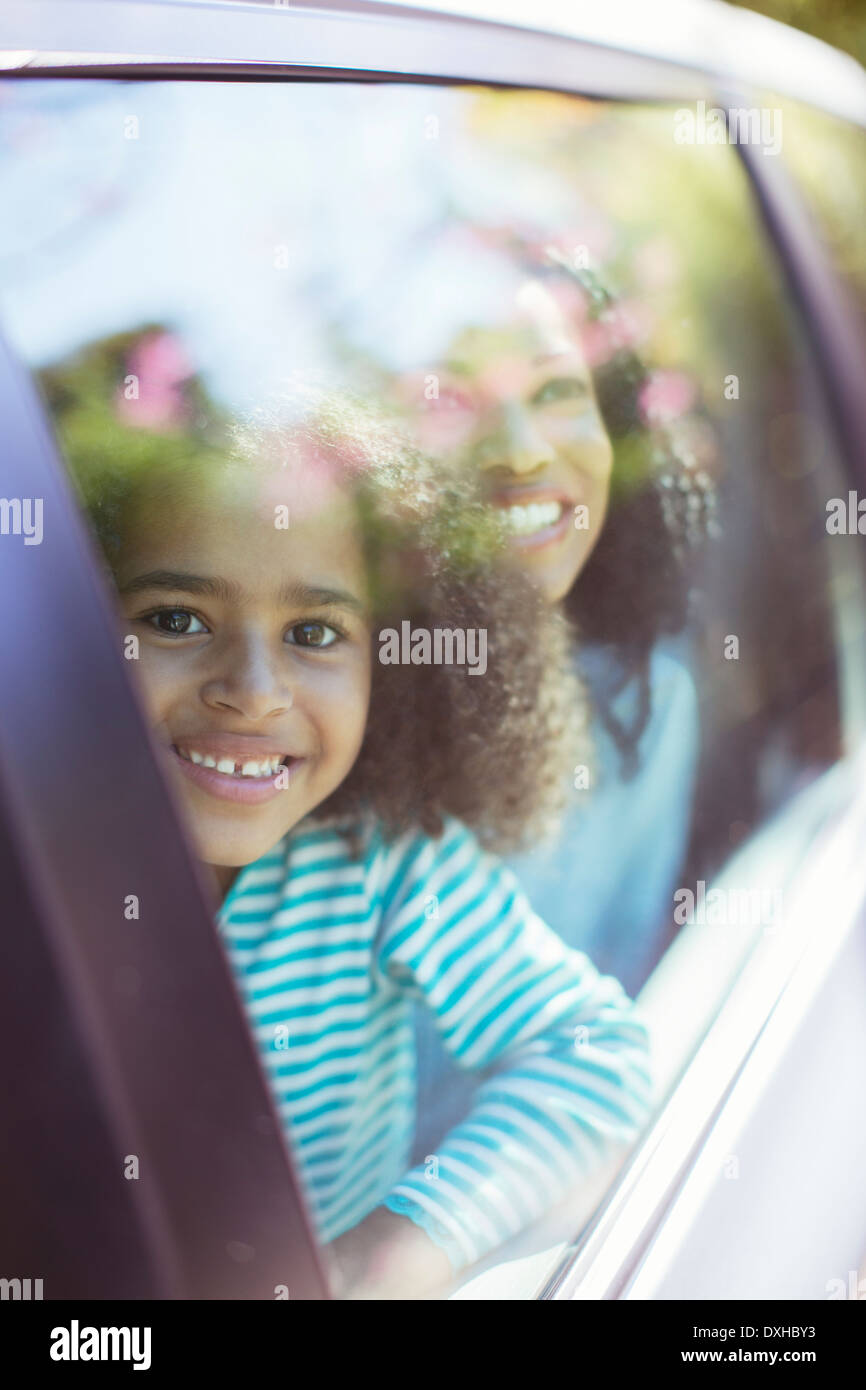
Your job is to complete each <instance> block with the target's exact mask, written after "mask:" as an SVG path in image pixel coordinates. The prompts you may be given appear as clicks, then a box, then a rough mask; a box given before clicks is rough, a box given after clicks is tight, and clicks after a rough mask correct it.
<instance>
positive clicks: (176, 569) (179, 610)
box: [116, 466, 370, 883]
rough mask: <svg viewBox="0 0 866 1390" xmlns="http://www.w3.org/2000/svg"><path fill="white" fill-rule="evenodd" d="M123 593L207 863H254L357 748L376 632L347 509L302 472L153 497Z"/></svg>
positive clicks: (173, 771) (161, 735) (129, 533)
mask: <svg viewBox="0 0 866 1390" xmlns="http://www.w3.org/2000/svg"><path fill="white" fill-rule="evenodd" d="M280 506H287V507H288V509H289V510H288V519H289V525H288V528H287V529H282V528H281V527H278V525H277V524H276V523H277V513H276V510H275V509H276V508H277V507H280ZM279 515H280V519H281V520H284V519H285V516H286V513H285V512H282V513H280V514H279ZM116 580H117V585H118V589H119V591H120V598H121V604H122V607H123V612H124V621H125V624H126V627H125V631H126V632H127V633H130V634H134V635H135V636H136V637H137V638H138V642H139V653H140V656H139V661H138V663H137V665H138V669H139V672H140V675H141V679H142V681H143V684H144V693H145V699H146V703H147V706H148V710H149V713H150V717H151V721H152V727H153V729H154V732H155V735H156V738H157V741H158V742H159V743H160V744H161V745H162V746H163V748H164V750H165V756H166V762H167V765H168V767H169V771H170V776H171V778H172V780H173V782H174V783H175V785H176V787H177V789H178V792H179V794H180V797H181V799H182V802H183V804H184V806H185V808H186V810H187V812H188V816H189V820H190V823H191V826H192V831H193V835H194V839H195V841H196V844H197V846H198V850H199V854H200V857H201V858H202V859H203V860H204V861H205V863H208V864H211V865H214V866H215V867H217V868H218V869H219V868H225V867H235V868H236V867H238V866H241V865H244V864H249V863H252V862H254V861H255V860H256V859H258V858H260V857H261V856H262V855H263V854H265V853H267V851H268V850H269V849H271V848H272V847H273V846H274V845H275V844H276V843H277V841H278V840H279V839H281V838H282V836H283V835H284V834H285V833H286V832H287V831H288V830H290V829H291V828H292V826H294V825H295V824H297V822H298V821H299V820H301V818H302V817H303V816H305V815H307V814H308V813H309V812H310V811H312V810H314V809H315V808H316V807H317V806H319V805H320V804H321V803H322V802H323V801H324V800H325V799H326V797H328V796H329V795H330V793H331V792H332V791H333V790H334V789H335V788H336V787H337V786H338V785H339V784H340V783H341V782H342V781H343V779H344V778H345V777H346V776H347V775H348V773H349V771H350V770H351V768H352V765H353V763H354V762H355V759H356V757H357V755H358V751H359V749H360V746H361V742H362V740H363V736H364V729H365V724H366V718H367V709H368V704H369V696H370V622H369V617H368V613H367V594H366V583H365V573H364V564H363V559H362V548H361V539H360V535H359V533H358V526H357V519H356V514H355V509H354V506H353V504H352V502H351V500H350V499H349V498H348V497H347V496H346V494H345V492H343V491H342V489H341V488H340V487H338V486H337V485H336V483H334V482H333V481H331V480H329V479H328V478H327V477H326V476H325V475H324V474H323V473H322V472H321V471H316V472H315V473H314V474H311V475H309V476H307V477H305V476H304V469H303V466H301V467H294V469H293V470H292V471H291V472H286V471H285V470H282V469H277V470H274V471H272V472H269V473H268V474H266V475H262V473H261V472H260V471H257V472H255V471H253V470H249V471H244V473H243V477H242V478H240V479H235V481H234V483H233V484H231V483H229V481H228V477H227V476H226V477H225V478H221V479H214V480H211V481H209V482H208V484H207V485H206V486H202V485H201V483H198V484H196V483H193V482H192V481H191V480H189V479H187V480H185V481H184V480H177V481H176V482H172V483H171V484H170V485H165V486H160V487H158V488H157V487H156V485H153V486H152V487H151V489H150V492H149V494H148V495H146V496H144V497H142V498H140V499H139V500H138V501H137V503H136V505H135V509H134V517H132V518H131V520H130V523H129V525H128V526H127V528H126V535H125V536H124V537H123V544H122V549H121V560H120V563H119V564H118V565H117V568H116ZM217 876H218V878H219V879H220V881H221V882H223V883H225V881H226V878H227V877H229V878H230V877H231V875H228V876H227V875H224V874H222V875H221V874H219V873H218V875H217Z"/></svg>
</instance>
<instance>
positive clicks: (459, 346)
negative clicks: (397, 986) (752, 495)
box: [390, 229, 713, 1158]
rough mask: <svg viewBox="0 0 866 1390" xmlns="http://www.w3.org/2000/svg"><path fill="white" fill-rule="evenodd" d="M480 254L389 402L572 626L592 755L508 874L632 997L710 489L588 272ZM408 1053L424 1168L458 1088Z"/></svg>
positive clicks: (693, 715)
mask: <svg viewBox="0 0 866 1390" xmlns="http://www.w3.org/2000/svg"><path fill="white" fill-rule="evenodd" d="M476 235H477V233H476ZM465 236H466V233H465V229H463V231H462V238H463V240H464V241H465ZM483 242H484V244H483V246H476V247H475V248H474V249H473V251H472V252H471V264H472V267H473V271H474V284H473V286H472V289H471V291H469V292H468V294H469V298H470V299H472V300H474V304H473V306H472V307H470V309H469V310H468V311H467V310H466V309H462V310H461V315H460V316H461V317H462V319H463V322H462V323H461V324H460V326H459V327H458V328H457V331H456V332H455V333H454V334H453V335H452V336H451V337H450V338H449V339H448V340H447V341H446V342H445V343H444V345H443V346H442V347H441V348H440V350H439V352H438V354H437V356H436V357H435V359H432V360H431V358H430V357H428V359H427V363H426V364H425V365H424V366H422V367H419V368H418V369H417V370H414V371H413V370H410V371H403V372H400V373H397V374H395V376H394V378H393V379H392V382H391V391H392V394H393V395H395V396H396V398H397V399H398V401H399V404H400V408H401V409H402V412H403V414H404V417H405V418H406V420H407V421H408V423H409V424H410V426H411V428H412V431H413V433H414V435H415V436H416V438H417V439H418V441H419V443H420V444H421V446H422V447H423V448H424V449H425V451H427V452H429V453H431V454H433V455H434V456H436V455H440V456H442V457H448V458H449V460H452V459H454V458H455V457H456V458H460V459H462V460H463V462H464V464H465V466H466V468H467V469H472V470H475V471H476V473H477V476H478V478H479V480H480V483H481V487H482V489H483V492H484V495H485V496H486V498H487V500H488V502H489V504H490V505H491V507H493V508H494V509H496V511H497V513H498V515H499V517H500V519H501V523H502V528H503V531H504V532H505V535H506V537H507V544H508V546H509V548H510V552H511V558H512V560H513V563H514V564H516V565H517V566H519V567H520V568H521V569H522V570H523V571H524V572H525V573H526V574H528V575H529V576H530V577H531V578H532V579H533V581H534V582H535V583H536V584H537V586H538V587H539V588H540V589H541V591H542V592H543V594H544V595H545V597H546V598H547V600H548V601H549V602H550V603H551V604H558V605H561V606H562V609H563V610H564V612H565V613H566V614H567V615H568V617H569V618H570V619H571V620H572V622H573V626H574V633H575V644H574V660H575V663H576V666H577V669H578V672H579V674H580V676H581V677H582V680H583V683H584V687H585V689H586V690H587V693H588V696H589V714H590V725H591V733H592V743H593V745H594V748H595V757H594V762H593V765H592V766H588V765H586V766H584V765H579V766H577V767H576V768H574V769H563V775H564V776H565V775H568V776H569V779H570V781H571V783H572V789H571V793H570V805H569V808H568V811H567V813H566V815H565V818H564V821H563V823H562V826H561V829H560V832H559V834H558V837H557V838H556V840H555V841H554V842H553V843H548V844H545V845H539V846H538V847H537V848H536V849H534V850H533V851H532V852H530V853H524V854H521V855H519V856H517V857H515V858H513V859H512V860H511V862H510V867H511V868H512V869H514V871H515V872H516V873H517V875H518V877H519V879H520V881H521V885H522V886H523V887H524V889H525V890H526V892H527V894H528V896H529V898H530V901H531V902H532V903H533V906H534V908H535V910H536V911H537V912H538V913H539V914H540V915H541V916H542V917H543V918H544V919H545V920H546V921H547V922H549V923H550V924H551V925H552V926H553V927H554V928H555V930H556V931H557V932H558V933H559V934H560V936H561V937H562V938H563V939H564V940H565V941H566V942H567V944H569V945H570V946H573V947H575V948H578V949H580V950H582V951H585V952H587V953H588V954H591V955H592V957H593V959H594V960H596V961H597V962H598V964H599V967H600V968H601V969H602V970H606V971H609V972H610V973H612V974H615V975H616V976H617V978H619V979H621V980H622V981H623V982H624V984H625V986H626V988H627V989H628V990H629V991H630V992H631V993H635V992H636V991H637V990H638V989H639V988H640V986H641V985H642V983H643V982H644V980H645V979H646V978H647V976H648V974H649V973H650V971H651V969H652V968H653V966H654V965H655V963H656V961H657V960H658V958H659V957H660V955H661V954H662V952H663V950H664V947H665V944H666V941H667V938H668V932H669V926H670V921H671V908H672V901H673V892H674V889H675V887H676V884H677V882H678V874H679V872H680V868H681V865H682V862H683V859H684V857H685V853H686V848H687V841H688V834H689V826H690V819H691V799H692V791H693V785H694V777H695V772H696V765H697V756H698V746H699V734H698V710H697V695H696V691H695V687H694V684H693V681H692V678H691V675H690V673H689V670H688V666H687V655H686V646H685V639H684V638H683V636H682V632H683V629H684V627H685V623H686V619H687V612H688V585H687V578H686V569H685V562H686V559H687V557H688V554H689V551H690V550H691V549H692V548H693V547H694V546H695V545H696V543H697V542H698V541H699V540H700V539H701V538H702V537H703V536H704V535H705V534H706V533H707V531H708V530H709V528H710V526H711V513H712V506H713V493H712V487H711V483H710V480H709V478H708V477H707V475H706V473H704V472H703V470H702V469H701V468H700V467H699V466H698V465H697V464H696V462H695V461H694V460H693V459H692V458H690V457H689V456H688V454H687V453H686V451H685V450H684V449H683V448H682V447H681V448H680V450H679V451H677V450H676V449H675V448H674V446H673V444H672V441H671V439H670V438H669V437H668V436H667V435H666V433H665V432H664V431H663V430H662V429H661V428H660V427H659V426H658V425H657V424H656V423H654V422H653V420H652V409H651V406H652V398H651V378H650V375H649V373H648V371H647V370H646V368H645V367H644V366H643V365H642V363H641V362H640V360H639V358H638V356H637V355H636V353H635V352H634V351H633V350H632V349H631V348H630V346H629V345H628V336H629V333H628V324H627V323H624V322H623V318H622V315H621V313H620V311H619V310H618V307H617V305H616V303H615V302H614V300H613V299H612V297H611V296H610V295H609V294H608V293H607V292H606V291H605V290H604V288H603V287H602V286H601V285H600V283H599V282H598V280H597V279H596V278H595V277H594V276H593V275H591V274H588V273H586V272H583V271H580V270H579V269H575V268H572V267H571V266H570V265H569V263H568V260H567V258H566V257H564V256H562V255H561V254H559V253H558V252H557V251H556V250H555V249H554V248H550V247H544V246H539V245H538V244H535V245H533V244H532V243H530V242H527V241H521V240H519V239H516V238H514V237H513V236H507V237H503V238H501V239H499V240H497V238H496V236H495V234H494V235H491V234H490V233H489V232H488V233H486V234H485V235H484V237H483ZM463 250H464V251H465V247H464V248H463ZM491 258H492V260H493V261H495V262H496V264H495V265H491V266H490V274H489V277H488V278H489V281H490V284H491V286H495V309H494V308H493V297H492V296H491V299H490V304H489V305H488V306H487V307H486V313H485V316H484V317H482V314H481V313H480V312H479V311H478V309H477V308H474V305H478V304H480V303H481V302H482V301H483V296H484V292H483V290H480V289H479V284H480V282H482V281H483V279H484V266H485V262H490V261H491ZM453 279H454V281H455V282H459V283H460V284H462V285H464V286H468V285H469V283H470V281H469V277H468V276H467V275H466V274H464V275H463V276H459V277H458V276H457V275H456V274H455V276H454V277H453ZM473 310H474V313H475V316H476V317H475V321H474V322H472V321H469V322H466V319H467V317H468V315H469V314H471V313H472V312H473ZM394 340H395V335H392V337H391V340H390V341H391V342H392V344H393V343H394ZM574 717H575V719H576V720H580V719H583V718H584V717H585V711H584V710H582V709H576V710H575V716H574ZM418 1056H419V1065H420V1079H419V1080H420V1084H419V1108H418V1123H417V1130H416V1157H418V1158H422V1157H424V1156H426V1155H427V1154H429V1153H431V1152H433V1151H434V1149H435V1144H436V1142H437V1140H438V1138H439V1136H440V1135H441V1134H443V1133H444V1132H445V1131H446V1129H447V1128H448V1126H449V1125H450V1124H452V1123H453V1122H454V1119H455V1117H456V1116H458V1115H459V1114H460V1113H461V1112H463V1111H464V1110H465V1108H466V1107H467V1106H468V1103H469V1097H470V1095H471V1092H472V1089H473V1087H472V1084H471V1083H470V1082H469V1081H468V1080H467V1078H466V1077H465V1076H464V1075H462V1074H461V1073H459V1072H458V1071H457V1069H456V1068H455V1067H454V1066H453V1064H452V1063H451V1062H450V1061H449V1059H448V1057H447V1055H446V1053H445V1051H444V1048H443V1047H442V1044H441V1042H440V1040H439V1038H438V1037H437V1035H436V1033H435V1031H434V1030H433V1028H432V1027H431V1026H430V1025H429V1024H428V1023H427V1021H426V1020H424V1019H422V1018H420V1017H419V1022H418Z"/></svg>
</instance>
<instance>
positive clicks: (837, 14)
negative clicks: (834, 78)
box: [730, 0, 866, 63]
mask: <svg viewBox="0 0 866 1390" xmlns="http://www.w3.org/2000/svg"><path fill="white" fill-rule="evenodd" d="M730 3H731V4H734V5H737V6H739V8H740V9H743V10H757V11H758V13H759V14H765V15H767V16H768V17H769V18H770V19H778V20H779V21H780V22H781V23H782V24H790V25H792V26H793V28H795V29H803V30H805V32H806V33H807V34H814V36H815V38H817V39H823V40H824V42H825V43H831V44H833V45H834V47H835V48H842V49H844V50H845V52H846V53H851V54H852V55H853V56H854V57H855V58H857V59H858V60H859V61H860V62H861V63H866V4H864V0H749V3H745V0H730Z"/></svg>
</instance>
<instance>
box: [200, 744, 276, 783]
mask: <svg viewBox="0 0 866 1390" xmlns="http://www.w3.org/2000/svg"><path fill="white" fill-rule="evenodd" d="M177 752H178V753H179V754H180V756H181V757H182V758H186V760H187V762H190V763H200V764H201V766H202V767H213V768H215V769H216V771H217V772H225V773H229V774H230V775H233V776H235V777H276V775H277V773H278V772H279V770H280V768H281V767H282V765H283V759H282V758H280V757H273V758H260V759H259V760H258V761H254V760H253V759H252V758H250V759H249V760H248V761H246V762H236V761H235V760H234V758H212V757H211V756H210V754H209V753H196V752H194V751H193V750H192V749H189V750H187V749H186V748H178V749H177Z"/></svg>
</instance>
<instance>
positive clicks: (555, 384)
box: [532, 376, 586, 405]
mask: <svg viewBox="0 0 866 1390" xmlns="http://www.w3.org/2000/svg"><path fill="white" fill-rule="evenodd" d="M585 395H586V383H585V382H583V381H581V380H580V379H579V378H578V377H575V376H562V377H554V378H553V379H552V380H551V381H546V382H545V383H544V385H543V386H542V387H541V388H540V390H538V391H536V393H535V395H534V396H533V398H532V401H533V404H534V405H549V404H550V403H551V402H552V401H569V400H581V399H582V398H583V397H584V396H585Z"/></svg>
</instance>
